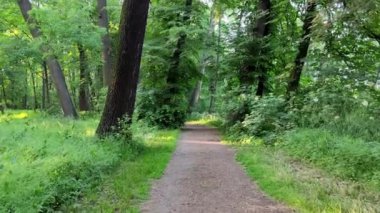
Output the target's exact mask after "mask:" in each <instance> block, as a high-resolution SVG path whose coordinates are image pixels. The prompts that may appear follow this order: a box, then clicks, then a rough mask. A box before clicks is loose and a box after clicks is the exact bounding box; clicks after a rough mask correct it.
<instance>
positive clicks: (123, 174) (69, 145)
mask: <svg viewBox="0 0 380 213" xmlns="http://www.w3.org/2000/svg"><path fill="white" fill-rule="evenodd" d="M97 124H98V119H96V118H93V117H91V116H82V118H81V120H70V119H64V118H61V117H52V116H48V115H44V114H41V113H35V112H31V111H8V113H7V114H6V115H0V212H38V211H42V212H46V211H55V210H60V209H61V210H62V209H63V210H64V209H65V208H67V206H70V203H78V204H77V205H76V207H78V208H79V207H80V205H79V203H81V202H76V201H77V200H78V198H83V196H84V195H89V198H91V200H92V201H93V200H97V201H101V202H99V205H100V206H102V207H104V209H107V208H106V206H107V204H106V203H107V202H109V203H108V204H109V206H117V205H116V203H115V202H117V201H119V202H118V204H120V205H119V209H123V210H124V209H133V208H135V201H136V200H140V199H142V198H143V197H145V196H146V195H147V193H148V188H149V184H148V183H149V180H150V179H151V178H157V177H159V176H160V174H161V173H162V171H163V169H164V168H165V165H166V163H167V161H168V159H169V158H170V154H171V153H172V151H173V149H174V147H175V140H176V136H177V134H178V132H177V131H158V130H156V129H154V128H148V127H146V126H144V125H142V124H134V125H133V127H132V132H133V133H134V135H136V137H137V138H134V142H136V143H127V142H125V141H123V142H122V141H118V140H116V139H112V138H108V139H105V140H104V141H103V140H102V141H100V140H99V139H97V138H96V137H95V128H96V126H97ZM131 144H132V145H131ZM100 183H104V190H102V193H100V194H98V195H96V194H94V196H95V197H91V192H94V191H95V190H96V189H98V187H97V186H98V185H99V184H100ZM101 185H102V186H103V184H101ZM106 195H110V196H111V197H107V196H106ZM96 196H99V197H96ZM103 198H104V200H102V199H103ZM86 199H87V197H86ZM86 199H83V200H86ZM90 206H96V205H94V204H91V205H90ZM110 208H111V207H110Z"/></svg>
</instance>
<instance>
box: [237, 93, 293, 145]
mask: <svg viewBox="0 0 380 213" xmlns="http://www.w3.org/2000/svg"><path fill="white" fill-rule="evenodd" d="M285 108H286V102H285V100H284V99H282V98H277V97H273V96H266V97H264V98H262V99H257V100H256V101H254V102H253V104H252V106H251V107H250V110H251V113H250V114H249V115H247V116H246V117H245V119H244V121H243V122H242V126H243V128H244V131H245V132H246V133H248V134H250V135H253V136H256V137H266V138H267V140H268V141H269V142H270V141H272V140H273V138H274V136H275V135H278V134H281V133H282V132H284V131H285V130H288V129H290V128H292V127H293V126H294V125H293V124H292V123H291V120H292V118H291V117H290V116H289V114H288V113H286V110H285ZM272 142H273V141H272Z"/></svg>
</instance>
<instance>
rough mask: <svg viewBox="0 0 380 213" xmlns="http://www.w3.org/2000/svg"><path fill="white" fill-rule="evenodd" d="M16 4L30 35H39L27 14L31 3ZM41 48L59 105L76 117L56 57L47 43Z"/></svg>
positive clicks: (23, 1)
mask: <svg viewBox="0 0 380 213" xmlns="http://www.w3.org/2000/svg"><path fill="white" fill-rule="evenodd" d="M18 5H19V7H20V10H21V13H22V15H23V17H24V20H25V22H27V24H28V25H29V29H30V33H31V34H32V36H33V37H34V38H38V37H40V36H41V31H40V29H39V28H38V25H37V23H35V22H34V20H33V18H32V17H30V16H29V12H30V11H31V10H32V4H31V3H30V2H29V0H18ZM41 50H42V51H43V52H44V53H45V54H47V56H46V64H47V67H48V68H49V70H50V73H51V77H52V80H53V82H54V85H55V88H56V90H57V94H58V97H59V101H60V103H61V107H62V110H63V112H64V114H65V116H67V117H74V118H76V117H78V114H77V112H76V109H75V107H74V103H73V101H72V99H71V97H70V94H69V90H68V89H67V84H66V80H65V77H64V75H63V72H62V69H61V65H60V64H59V62H58V60H57V59H56V57H55V56H54V55H52V54H51V53H49V47H48V45H46V44H43V45H42V47H41Z"/></svg>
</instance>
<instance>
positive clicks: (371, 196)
mask: <svg viewBox="0 0 380 213" xmlns="http://www.w3.org/2000/svg"><path fill="white" fill-rule="evenodd" d="M247 141H249V143H252V142H255V141H254V140H253V139H252V138H250V139H247V140H246V142H247ZM227 143H230V144H231V141H227ZM255 143H256V144H261V143H260V142H255ZM232 144H234V146H235V147H236V148H237V157H236V158H237V161H239V162H240V163H241V164H242V165H243V166H244V167H245V169H246V171H247V174H248V175H249V176H250V177H251V178H252V180H253V181H255V182H256V183H257V184H258V185H259V186H260V188H261V189H262V190H263V191H264V192H266V193H267V194H268V195H270V196H271V197H273V198H275V199H276V200H279V201H281V202H284V203H285V204H286V205H288V206H290V207H291V208H294V209H295V210H297V211H298V212H316V213H317V212H318V213H319V212H334V213H340V212H350V213H351V212H352V213H354V212H355V213H360V212H363V213H364V212H377V211H378V210H379V209H380V203H379V202H378V201H379V200H380V192H379V191H378V190H376V189H374V188H372V187H371V185H368V184H366V183H361V182H353V181H349V180H342V179H339V178H337V177H335V176H332V175H330V174H328V173H327V172H325V171H323V170H321V169H316V168H315V167H313V166H310V165H308V164H305V163H302V162H300V161H299V160H295V159H294V158H292V157H289V155H287V154H285V152H284V151H282V150H281V149H278V148H274V147H265V146H264V145H247V143H242V144H240V145H237V144H236V143H235V142H233V143H232Z"/></svg>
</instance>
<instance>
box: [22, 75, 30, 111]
mask: <svg viewBox="0 0 380 213" xmlns="http://www.w3.org/2000/svg"><path fill="white" fill-rule="evenodd" d="M28 84H29V83H28V70H26V74H25V85H24V87H25V88H24V89H25V93H24V97H23V100H22V108H23V109H28Z"/></svg>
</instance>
